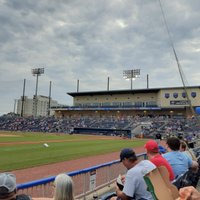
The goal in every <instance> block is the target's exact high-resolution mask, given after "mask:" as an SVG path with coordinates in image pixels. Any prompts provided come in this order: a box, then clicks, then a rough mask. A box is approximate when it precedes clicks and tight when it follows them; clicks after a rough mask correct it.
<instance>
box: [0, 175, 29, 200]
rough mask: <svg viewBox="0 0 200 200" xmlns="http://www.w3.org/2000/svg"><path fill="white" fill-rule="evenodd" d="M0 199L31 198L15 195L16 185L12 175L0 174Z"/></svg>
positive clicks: (17, 199)
mask: <svg viewBox="0 0 200 200" xmlns="http://www.w3.org/2000/svg"><path fill="white" fill-rule="evenodd" d="M0 199H2V200H31V197H30V196H28V195H25V194H20V195H17V184H16V177H15V175H14V174H12V173H0Z"/></svg>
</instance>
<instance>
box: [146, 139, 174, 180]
mask: <svg viewBox="0 0 200 200" xmlns="http://www.w3.org/2000/svg"><path fill="white" fill-rule="evenodd" d="M144 147H145V149H146V151H147V156H148V159H149V160H150V161H151V162H152V163H153V164H154V165H155V166H157V167H159V166H165V167H166V168H167V170H168V172H169V180H170V181H173V180H174V178H175V177H174V172H173V169H172V167H171V165H170V164H169V162H168V161H167V160H166V159H165V158H164V157H163V156H162V155H161V154H160V153H159V147H158V143H157V142H156V141H155V140H149V141H148V142H147V143H146V144H145V145H144Z"/></svg>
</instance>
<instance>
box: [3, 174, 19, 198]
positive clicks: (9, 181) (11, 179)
mask: <svg viewBox="0 0 200 200" xmlns="http://www.w3.org/2000/svg"><path fill="white" fill-rule="evenodd" d="M16 187H17V185H16V177H15V175H14V174H11V173H0V195H2V193H4V194H6V193H11V192H13V191H14V190H15V189H16ZM3 188H4V189H3ZM5 188H6V189H7V191H5Z"/></svg>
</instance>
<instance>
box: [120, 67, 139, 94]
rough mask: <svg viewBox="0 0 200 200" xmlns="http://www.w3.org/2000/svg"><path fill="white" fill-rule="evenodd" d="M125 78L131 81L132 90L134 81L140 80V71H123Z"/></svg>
mask: <svg viewBox="0 0 200 200" xmlns="http://www.w3.org/2000/svg"><path fill="white" fill-rule="evenodd" d="M123 78H125V79H130V80H131V90H132V89H133V80H134V79H135V78H140V69H131V70H124V71H123Z"/></svg>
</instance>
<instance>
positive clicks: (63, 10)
mask: <svg viewBox="0 0 200 200" xmlns="http://www.w3.org/2000/svg"><path fill="white" fill-rule="evenodd" d="M161 3H162V8H163V10H164V13H165V17H166V20H167V24H168V27H169V31H170V34H171V38H172V41H173V43H174V47H175V50H176V52H177V55H178V58H179V62H180V64H181V66H182V69H183V71H184V74H185V76H186V78H187V81H188V84H189V85H190V86H193V85H200V68H199V64H200V12H199V8H200V0H173V1H170V0H161ZM0 25H1V27H0V94H1V97H0V115H1V114H4V113H8V112H13V110H14V101H15V99H19V98H20V96H22V94H23V81H24V79H26V88H25V95H26V96H28V97H29V98H32V97H33V95H34V94H35V88H36V77H34V76H33V75H32V74H31V69H34V68H44V70H45V72H44V74H43V75H41V76H40V77H39V82H38V95H45V96H48V95H49V84H50V81H51V82H52V98H53V99H54V100H57V101H58V103H60V104H66V105H72V103H73V102H72V97H71V96H69V95H67V92H76V91H77V80H79V91H80V92H83V91H103V90H107V81H108V77H109V80H110V82H109V83H110V90H123V89H130V87H131V83H130V80H129V81H128V80H125V79H124V78H123V70H129V69H140V70H141V72H140V73H141V75H140V78H138V79H136V80H134V82H133V89H140V88H146V87H147V81H146V77H147V74H148V75H149V87H150V88H157V87H174V86H182V82H181V78H180V75H179V72H178V67H177V63H176V60H175V57H174V54H173V51H172V47H171V44H170V40H169V37H168V34H167V31H166V27H165V24H164V21H163V17H162V12H161V8H160V4H159V0H40V1H39V0H0Z"/></svg>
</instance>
